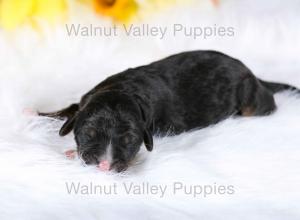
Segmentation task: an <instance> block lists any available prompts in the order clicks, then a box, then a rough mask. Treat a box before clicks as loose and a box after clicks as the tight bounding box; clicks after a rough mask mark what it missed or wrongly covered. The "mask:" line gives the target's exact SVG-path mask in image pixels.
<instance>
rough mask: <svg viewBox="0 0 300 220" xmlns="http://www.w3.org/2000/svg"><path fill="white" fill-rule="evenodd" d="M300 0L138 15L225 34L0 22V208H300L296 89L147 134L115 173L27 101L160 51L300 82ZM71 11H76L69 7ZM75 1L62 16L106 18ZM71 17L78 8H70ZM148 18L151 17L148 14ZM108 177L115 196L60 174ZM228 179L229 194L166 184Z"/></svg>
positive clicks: (259, 212) (283, 214) (261, 214)
mask: <svg viewBox="0 0 300 220" xmlns="http://www.w3.org/2000/svg"><path fill="white" fill-rule="evenodd" d="M299 9H300V6H299V2H298V1H264V2H262V1H258V0H257V1H230V0H228V1H225V3H224V4H223V5H222V6H221V9H220V11H216V10H215V9H213V8H212V7H210V6H209V5H208V4H203V3H197V4H196V5H194V6H181V7H177V8H175V9H170V10H169V11H168V10H167V11H165V12H163V13H161V14H159V15H156V16H153V17H152V18H151V19H149V20H147V21H143V23H149V24H151V25H156V26H157V25H163V26H168V27H171V26H172V25H173V24H174V23H181V24H185V25H187V26H202V27H203V26H213V25H215V24H216V25H218V26H225V27H228V26H231V27H234V31H235V34H234V37H209V38H207V39H206V40H204V39H203V38H201V37H200V38H198V39H193V38H190V37H174V36H171V35H169V36H166V37H165V38H164V39H163V40H159V39H157V38H155V37H140V38H134V37H126V36H124V35H122V36H118V37H110V38H105V37H68V36H67V34H66V30H65V27H64V26H61V27H59V28H57V29H55V30H50V29H47V30H45V31H44V32H43V33H40V34H36V33H33V32H32V31H30V29H29V28H24V29H22V30H19V31H18V32H17V33H15V34H12V33H6V32H3V31H1V30H0V106H1V108H0V204H1V205H0V219H2V220H4V219H49V220H50V219H116V218H117V217H120V218H122V219H136V218H141V219H163V218H172V219H200V218H203V219H241V218H243V219H251V220H252V219H272V220H274V219H299V218H300V211H299V210H300V209H299V202H300V192H299V185H300V177H299V173H300V166H299V165H300V137H299V131H300V114H299V112H300V97H298V98H297V95H295V94H291V93H289V92H286V93H282V94H277V95H276V102H277V105H278V110H277V112H276V113H275V114H273V115H272V116H269V117H258V118H241V119H228V120H225V121H223V122H221V123H219V124H218V125H215V126H212V127H209V128H206V129H202V130H199V131H195V132H190V133H187V134H182V135H180V136H177V137H169V138H163V139H159V138H156V139H155V146H154V150H153V152H151V153H148V152H146V151H145V150H144V149H142V151H141V152H140V154H139V156H138V158H137V160H136V161H135V163H134V165H133V166H132V167H131V168H130V169H129V170H128V172H127V173H125V174H122V175H116V174H107V173H102V172H100V171H98V170H97V168H95V167H84V166H83V165H82V163H81V162H80V161H79V160H78V159H76V160H68V159H66V158H65V156H64V154H63V152H64V151H65V150H68V149H72V148H75V143H74V141H73V137H72V135H69V136H67V137H65V138H61V137H59V136H58V134H57V133H58V130H59V128H60V126H61V124H62V122H59V121H55V120H50V119H46V118H40V117H35V116H28V115H24V114H23V113H22V110H23V109H24V108H28V107H29V108H33V109H39V110H43V111H49V110H56V109H59V108H62V107H65V106H67V105H68V104H70V103H72V102H77V101H78V100H79V98H80V96H81V95H82V94H84V93H85V92H87V91H88V90H89V89H90V88H91V87H93V86H94V85H96V84H97V83H98V82H100V81H101V80H103V79H105V78H106V77H107V76H109V75H112V74H114V73H117V72H119V71H121V70H124V69H126V68H129V67H135V66H137V65H142V64H147V63H149V62H151V61H154V60H157V59H160V58H162V57H165V56H167V55H169V54H172V53H175V52H179V51H184V50H192V49H215V50H220V51H223V52H225V53H228V54H230V55H232V56H234V57H237V58H239V59H241V60H242V61H243V62H244V63H245V64H246V65H247V66H248V67H249V68H250V69H251V70H252V71H253V72H254V73H255V74H256V75H257V76H259V77H261V78H263V79H266V80H273V81H281V82H285V83H291V84H293V85H295V86H298V87H300V75H299V74H300V62H299V61H300V60H299V59H300V58H299V57H300V56H299V55H300V52H299V51H300V40H299V39H300V28H299V22H300V17H299V13H298V12H299ZM74 11H75V10H74ZM76 13H78V12H73V17H72V20H71V21H70V23H79V22H80V23H81V24H90V23H92V24H94V25H103V24H106V25H108V24H109V22H108V21H103V20H102V21H101V20H100V19H98V18H96V17H95V16H94V15H91V14H90V13H88V12H86V11H83V12H81V13H82V14H81V16H78V15H77V14H76ZM79 18H80V19H79ZM150 21H151V22H150ZM71 182H74V183H78V182H79V183H81V184H90V183H92V184H94V185H100V186H107V187H108V186H110V185H112V184H114V183H116V184H117V187H118V192H117V195H114V194H111V195H99V194H96V195H95V194H94V195H83V194H77V195H74V194H72V195H70V194H68V192H67V189H66V183H71ZM130 182H133V183H134V184H137V185H140V184H142V183H147V184H150V185H161V186H165V185H166V186H168V189H170V190H168V191H167V192H166V194H165V195H164V196H163V198H160V197H159V195H154V194H152V195H149V194H147V193H144V194H141V195H133V194H130V195H127V194H126V192H125V190H124V188H123V187H122V186H123V185H122V184H123V183H130ZM174 182H181V183H182V184H185V185H186V186H188V187H189V186H195V185H201V186H203V185H211V186H214V185H217V186H219V185H225V186H228V185H231V186H233V187H234V194H232V195H208V196H206V197H205V198H204V196H203V193H202V194H200V195H198V196H196V197H195V198H194V197H193V196H192V195H187V194H184V193H182V192H181V193H178V194H174V193H173V191H172V190H171V189H172V185H173V184H174Z"/></svg>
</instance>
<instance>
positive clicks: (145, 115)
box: [134, 96, 153, 151]
mask: <svg viewBox="0 0 300 220" xmlns="http://www.w3.org/2000/svg"><path fill="white" fill-rule="evenodd" d="M134 98H135V100H136V103H137V104H138V106H139V109H140V114H141V117H142V120H143V124H144V143H145V146H146V148H147V150H148V151H152V150H153V136H152V133H151V132H150V130H149V126H150V121H151V120H150V118H151V116H150V113H149V111H147V109H149V106H148V107H147V105H146V104H145V102H144V101H143V100H142V99H141V98H140V97H139V96H135V97H134Z"/></svg>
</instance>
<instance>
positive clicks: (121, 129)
mask: <svg viewBox="0 0 300 220" xmlns="http://www.w3.org/2000/svg"><path fill="white" fill-rule="evenodd" d="M285 89H291V90H297V89H296V88H295V87H292V86H289V85H285V84H279V83H270V82H265V81H262V80H259V79H257V78H256V77H255V76H254V75H253V74H252V73H251V71H250V70H249V69H248V68H247V67H246V66H245V65H244V64H243V63H241V62H240V61H239V60H236V59H234V58H231V57H229V56H227V55H224V54H222V53H219V52H215V51H193V52H185V53H181V54H177V55H174V56H170V57H168V58H165V59H163V60H160V61H157V62H154V63H152V64H149V65H146V66H141V67H137V68H134V69H128V70H125V71H124V72H121V73H119V74H116V75H113V76H111V77H109V78H107V79H106V80H104V81H103V82H101V83H100V84H98V85H97V86H96V87H95V88H93V89H92V90H91V91H89V92H88V93H87V94H85V95H84V96H83V97H82V99H81V101H80V102H79V103H78V104H72V105H71V106H69V107H68V108H65V109H63V110H61V111H58V112H54V113H39V115H41V116H48V117H56V118H61V119H63V118H67V121H66V122H65V124H64V125H63V126H62V128H61V130H60V132H59V134H60V135H61V136H64V135H66V134H68V133H69V132H70V131H72V130H74V134H75V141H76V143H77V150H78V153H79V156H80V157H81V158H82V159H83V160H84V161H85V162H86V163H87V164H99V163H100V167H101V166H102V168H103V169H104V170H107V169H114V170H115V171H117V172H120V171H123V170H125V169H126V168H127V167H128V165H129V163H130V161H132V159H133V158H134V157H135V155H136V154H137V152H138V151H139V150H140V147H141V145H142V144H143V143H144V145H145V146H146V148H147V150H148V151H151V150H152V149H153V139H152V136H153V135H157V134H159V135H166V134H171V135H176V134H180V133H182V132H184V131H189V130H191V129H196V128H203V127H206V126H208V125H211V124H214V123H217V122H219V121H220V120H223V119H225V118H227V117H229V116H232V115H240V116H259V115H268V114H270V113H271V112H273V111H274V110H275V108H276V105H275V102H274V98H273V93H275V92H279V91H282V90H285ZM297 91H298V90H297Z"/></svg>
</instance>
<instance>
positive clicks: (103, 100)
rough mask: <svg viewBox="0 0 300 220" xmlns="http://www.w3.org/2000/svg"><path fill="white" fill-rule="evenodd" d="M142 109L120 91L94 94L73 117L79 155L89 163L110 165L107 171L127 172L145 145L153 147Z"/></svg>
mask: <svg viewBox="0 0 300 220" xmlns="http://www.w3.org/2000/svg"><path fill="white" fill-rule="evenodd" d="M145 117H146V116H145V113H144V111H143V108H142V107H141V105H140V104H138V102H137V101H136V100H135V99H133V98H132V97H130V96H128V95H125V94H120V93H117V92H106V93H101V94H97V95H94V96H93V98H92V99H91V100H90V101H89V103H88V104H87V105H86V106H85V107H84V108H83V109H82V110H80V111H78V112H77V113H76V114H75V116H74V123H73V127H74V134H75V140H76V143H77V147H78V153H79V155H80V156H81V158H82V159H83V160H84V161H85V163H87V164H99V163H100V165H101V164H104V163H105V164H107V165H106V167H107V169H112V170H115V171H117V172H121V171H124V170H126V169H127V167H128V166H129V163H130V161H132V159H133V158H134V157H135V156H136V154H137V153H138V151H139V150H140V147H141V145H142V144H143V142H144V143H145V146H146V148H147V150H148V151H151V150H152V148H153V140H152V134H151V133H150V132H149V131H148V130H147V126H146V122H145Z"/></svg>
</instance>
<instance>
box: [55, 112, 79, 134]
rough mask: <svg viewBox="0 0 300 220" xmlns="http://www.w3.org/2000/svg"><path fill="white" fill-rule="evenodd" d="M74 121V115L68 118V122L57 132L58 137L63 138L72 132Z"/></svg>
mask: <svg viewBox="0 0 300 220" xmlns="http://www.w3.org/2000/svg"><path fill="white" fill-rule="evenodd" d="M75 119H76V114H75V115H73V116H72V117H70V118H68V120H67V121H66V122H65V123H64V125H63V126H62V127H61V129H60V130H59V135H60V136H65V135H67V134H69V133H70V132H71V131H72V130H73V127H74V123H75Z"/></svg>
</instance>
